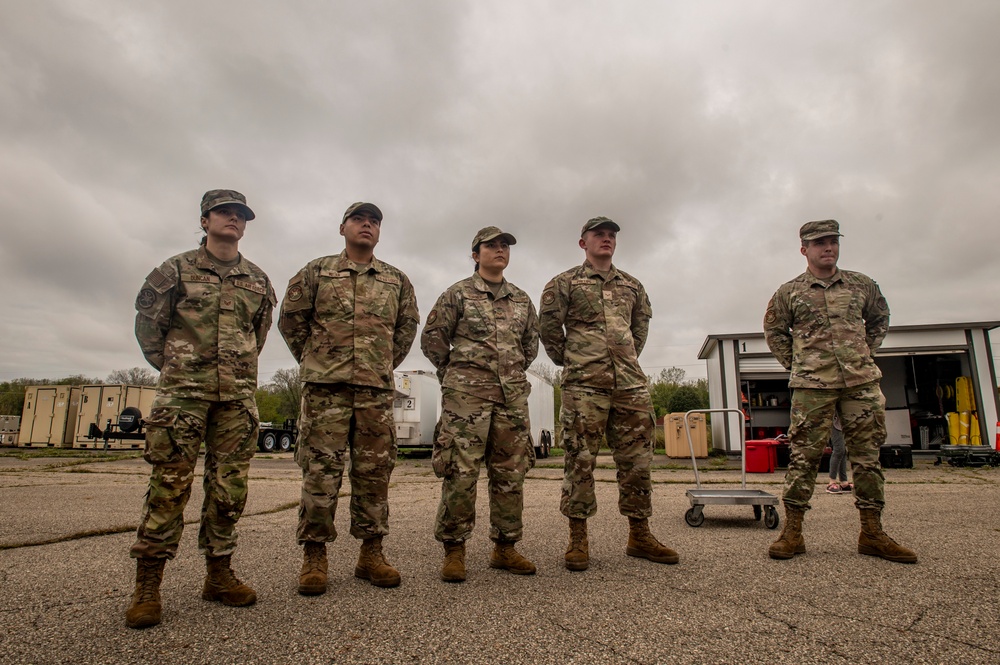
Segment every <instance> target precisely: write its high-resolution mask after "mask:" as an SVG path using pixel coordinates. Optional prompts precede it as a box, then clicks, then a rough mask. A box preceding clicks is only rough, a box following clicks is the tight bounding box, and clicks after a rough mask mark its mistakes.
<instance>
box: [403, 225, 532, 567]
mask: <svg viewBox="0 0 1000 665" xmlns="http://www.w3.org/2000/svg"><path fill="white" fill-rule="evenodd" d="M516 242H517V240H515V238H514V236H512V235H511V234H509V233H504V232H503V231H501V230H500V229H498V228H497V227H495V226H487V227H486V228H484V229H482V230H480V231H479V233H477V234H476V237H475V238H473V239H472V260H473V261H475V262H476V271H475V272H474V273H473V275H472V276H471V277H468V278H466V279H463V280H462V281H460V282H458V283H456V284H453V285H452V286H450V287H449V288H448V290H447V291H445V292H444V293H443V294H441V297H440V298H438V301H437V304H435V305H434V309H432V310H431V313H430V315H429V316H428V317H427V325H426V326H425V327H424V332H423V335H421V338H420V348H421V349H422V350H423V352H424V355H425V356H427V359H428V360H430V361H431V362H432V363H433V364H434V366H435V367H436V368H437V371H438V378H439V379H440V380H441V419H440V420H439V421H438V434H437V437H436V440H435V442H434V458H433V466H434V472H435V474H437V476H438V477H439V478H443V479H444V480H443V481H442V484H441V503H440V505H439V506H438V513H437V525H436V527H435V530H434V537H435V538H436V539H437V540H438V541H440V542H442V543H443V544H444V552H445V557H444V564H443V565H442V568H441V579H442V580H444V581H445V582H462V581H464V580H465V541H466V540H468V539H469V538H470V537H471V536H472V529H473V527H474V526H475V523H476V484H477V482H478V480H479V467H480V465H481V464H482V462H483V460H484V459H485V461H486V470H487V474H488V476H489V491H490V540H492V541H493V542H494V543H495V546H494V549H493V553H492V554H491V555H490V567H491V568H499V569H501V570H508V571H510V572H512V573H515V574H517V575H533V574H534V573H535V565H534V564H533V563H531V561H529V560H527V559H526V558H524V557H523V556H521V554H520V553H518V552H517V550H515V549H514V544H515V543H516V542H517V541H519V540H520V539H521V535H522V533H523V530H524V529H523V523H522V520H521V513H522V510H523V507H524V475H525V474H526V473H527V472H528V469H530V468H531V467H532V465H533V464H534V462H535V449H534V445H533V444H532V441H531V427H530V423H529V421H528V393H529V392H531V384H529V383H528V377H527V374H525V370H526V369H527V368H528V365H530V364H531V361H533V360H534V359H535V356H536V355H537V354H538V319H537V315H536V314H535V307H534V305H532V304H531V299H530V298H529V297H528V294H526V293H525V292H524V291H522V290H521V289H519V288H517V287H516V286H514V285H513V284H511V283H510V282H508V281H507V280H505V279H504V276H503V271H504V268H506V267H507V264H508V262H509V261H510V246H511V245H513V244H514V243H516Z"/></svg>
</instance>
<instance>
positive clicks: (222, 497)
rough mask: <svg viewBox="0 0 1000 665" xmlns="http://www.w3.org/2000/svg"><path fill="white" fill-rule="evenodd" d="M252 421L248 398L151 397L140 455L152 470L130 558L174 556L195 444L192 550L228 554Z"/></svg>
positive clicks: (253, 445)
mask: <svg viewBox="0 0 1000 665" xmlns="http://www.w3.org/2000/svg"><path fill="white" fill-rule="evenodd" d="M258 424H259V423H258V418H257V404H256V402H254V400H253V399H243V400H234V401H231V402H210V401H206V400H196V399H184V398H178V397H169V396H164V395H161V394H158V395H157V396H156V398H155V399H154V400H153V406H152V408H151V409H150V413H149V416H148V417H147V418H146V427H147V429H146V450H145V453H144V454H143V457H144V458H145V459H146V461H147V462H149V463H150V464H151V465H152V466H153V471H152V474H151V476H150V479H149V489H148V491H147V492H146V500H145V503H144V504H143V508H142V518H141V522H140V526H139V530H138V533H137V534H136V541H135V544H134V545H132V550H131V552H130V555H131V556H132V557H133V558H154V559H155V558H168V559H172V558H173V557H174V555H175V554H176V552H177V544H178V543H179V542H180V539H181V532H182V531H183V530H184V507H185V506H186V505H187V502H188V498H190V496H191V483H192V482H193V480H194V470H195V464H196V463H197V461H198V451H199V450H200V449H201V444H202V441H204V442H205V471H204V480H203V483H204V489H205V501H204V503H203V504H202V508H201V530H200V531H199V532H198V548H199V549H200V551H201V552H202V553H203V554H205V555H206V556H225V555H227V554H232V553H233V551H234V550H235V549H236V522H237V521H238V520H239V518H240V515H242V514H243V508H244V506H245V505H246V500H247V478H248V475H249V471H250V459H251V458H252V457H253V454H254V451H255V450H256V449H257V432H258Z"/></svg>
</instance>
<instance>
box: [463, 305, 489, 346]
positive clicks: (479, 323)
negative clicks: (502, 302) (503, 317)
mask: <svg viewBox="0 0 1000 665" xmlns="http://www.w3.org/2000/svg"><path fill="white" fill-rule="evenodd" d="M460 323H461V327H462V329H463V330H462V332H464V333H465V335H464V336H465V337H468V338H469V339H476V340H483V339H487V338H489V337H491V336H492V335H493V333H494V332H495V331H496V324H495V323H494V320H493V304H492V303H491V302H490V301H489V298H488V297H486V294H483V297H479V296H478V295H477V296H475V297H466V298H465V304H464V311H463V312H462V319H461V322H460Z"/></svg>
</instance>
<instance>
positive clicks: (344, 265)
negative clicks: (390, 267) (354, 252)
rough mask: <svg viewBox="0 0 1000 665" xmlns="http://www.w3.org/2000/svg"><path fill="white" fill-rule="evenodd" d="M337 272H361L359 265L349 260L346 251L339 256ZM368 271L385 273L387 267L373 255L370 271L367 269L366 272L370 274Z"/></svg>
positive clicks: (369, 266) (369, 265)
mask: <svg viewBox="0 0 1000 665" xmlns="http://www.w3.org/2000/svg"><path fill="white" fill-rule="evenodd" d="M337 270H353V271H354V272H360V271H359V270H358V264H357V263H355V262H354V261H352V260H350V259H349V258H347V250H346V249H345V250H344V251H342V252H341V253H340V254H339V255H338V256H337ZM368 270H374V271H375V272H385V266H384V265H383V264H382V262H381V261H379V260H378V259H377V258H375V256H374V255H373V256H372V260H371V263H369V264H368V269H366V270H365V272H368Z"/></svg>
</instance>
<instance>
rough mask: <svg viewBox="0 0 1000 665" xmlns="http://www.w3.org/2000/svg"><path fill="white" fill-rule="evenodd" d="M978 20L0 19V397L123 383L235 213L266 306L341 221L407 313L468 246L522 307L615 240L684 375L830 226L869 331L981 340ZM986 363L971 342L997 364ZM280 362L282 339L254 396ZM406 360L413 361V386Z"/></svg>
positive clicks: (990, 40)
mask: <svg viewBox="0 0 1000 665" xmlns="http://www.w3.org/2000/svg"><path fill="white" fill-rule="evenodd" d="M998 19H1000V7H998V6H997V5H996V4H995V3H989V2H974V1H972V0H969V1H966V2H958V3H951V4H949V5H947V6H945V5H942V4H941V3H937V2H931V1H929V0H925V1H922V2H905V3H904V2H897V3H893V2H889V3H863V2H845V3H821V2H799V3H778V2H764V3H745V2H736V1H732V2H718V3H669V4H667V3H648V2H618V3H607V4H597V3H578V2H570V1H569V0H565V1H562V2H483V3H459V2H445V1H440V2H428V3H391V2H373V3H363V4H356V5H352V4H346V5H345V4H341V3H336V4H330V3H322V2H305V3H294V4H293V5H288V6H282V7H278V6H276V5H273V4H272V3H265V2H234V1H229V2H215V3H211V4H209V5H205V4H204V3H195V2H191V1H182V2H174V3H169V4H162V5H149V6H146V5H143V6H139V5H135V3H126V2H121V1H118V2H103V3H95V4H94V5H91V6H86V5H80V4H78V3H74V2H68V1H63V2H57V1H49V2H37V3H30V4H29V3H21V5H20V6H17V7H13V8H9V9H7V10H6V11H5V20H4V22H3V24H2V25H0V136H2V139H3V145H4V146H5V149H4V151H3V153H2V154H0V218H2V219H3V220H4V222H3V224H4V231H3V240H2V243H0V279H2V280H3V284H4V286H5V288H4V290H3V293H4V296H3V301H2V305H3V306H2V309H3V311H4V312H5V313H6V314H7V315H6V316H5V317H3V319H2V320H0V339H3V340H4V354H3V356H2V361H0V379H7V378H13V377H18V376H35V377H57V376H63V375H66V374H72V373H83V374H88V375H92V376H104V375H105V374H107V373H108V372H110V371H111V370H113V369H117V368H120V367H127V366H132V365H136V364H140V363H141V362H142V361H141V356H140V355H139V353H138V350H137V347H136V345H135V342H134V339H133V338H132V333H131V325H132V315H133V310H132V302H133V299H134V297H135V291H136V289H137V288H138V287H139V285H140V284H141V281H142V278H143V277H144V276H145V274H146V273H147V272H148V271H149V270H150V269H151V268H152V267H153V266H155V265H157V264H158V263H159V262H160V261H162V260H163V259H165V258H166V257H167V256H170V255H171V254H174V253H177V252H180V251H183V250H185V249H187V248H190V247H193V246H194V245H195V244H196V243H197V239H198V235H199V234H198V227H197V217H198V208H197V206H198V201H199V199H200V196H201V193H202V192H203V191H204V190H206V189H209V188H213V187H232V188H236V189H239V190H241V191H243V192H244V193H246V195H247V197H248V199H249V202H250V204H251V206H252V207H253V208H254V210H255V211H256V212H257V217H258V218H257V220H255V221H254V222H251V224H250V228H249V229H248V232H247V235H246V238H245V239H244V241H243V242H242V243H241V250H242V251H243V252H244V254H245V255H246V256H247V257H249V258H250V259H251V260H253V261H254V262H256V263H257V264H258V265H260V266H261V267H263V268H264V269H265V270H266V271H267V272H268V273H269V274H270V275H271V277H272V279H273V281H274V282H275V284H276V286H277V287H278V289H279V291H280V290H282V288H283V286H284V284H285V282H286V281H287V279H288V278H289V277H290V276H291V275H292V274H294V272H295V271H296V270H298V268H300V267H301V266H302V265H303V264H305V263H306V262H307V261H309V260H310V259H312V258H314V257H316V256H318V255H322V254H326V253H334V252H337V251H339V250H340V249H341V247H342V241H341V239H340V237H339V236H338V234H337V224H338V222H339V219H340V215H341V213H342V211H343V210H344V208H345V207H346V206H347V205H348V204H349V203H350V202H352V201H355V200H359V199H365V200H373V201H376V202H377V203H379V205H380V206H382V208H383V210H384V211H385V213H386V219H385V224H384V229H383V234H382V242H381V244H380V245H379V248H378V254H379V256H380V257H382V258H383V259H385V260H387V261H389V262H390V263H393V264H395V265H397V266H399V267H400V268H402V269H403V270H404V271H406V272H407V273H408V274H409V275H410V277H411V279H412V281H413V282H414V284H415V286H416V289H417V295H418V299H419V302H420V307H421V311H422V313H423V314H426V313H427V312H428V311H429V310H430V307H431V306H432V304H433V302H434V300H435V299H436V297H437V295H438V294H439V293H440V292H441V291H442V290H443V289H444V288H445V287H447V286H448V285H449V284H450V283H452V282H454V281H457V280H458V279H460V278H461V277H463V276H464V275H466V274H467V273H468V272H469V270H470V269H471V265H472V264H471V261H470V259H469V257H468V254H469V242H470V240H471V237H472V235H473V234H474V233H475V231H476V230H477V229H478V228H480V227H482V226H485V225H487V224H496V225H499V226H501V227H503V228H504V229H507V230H509V231H511V232H513V233H515V234H516V235H517V236H518V239H519V242H518V244H517V246H516V247H515V248H514V251H513V257H512V263H511V266H510V268H509V269H508V277H509V278H510V279H511V281H513V282H515V283H517V284H518V285H520V286H521V287H522V288H525V289H526V290H527V291H528V292H529V293H531V294H532V295H533V296H534V297H536V298H537V297H538V296H539V295H540V293H541V290H542V287H543V286H544V284H545V282H546V281H547V280H548V279H549V278H550V277H551V276H553V275H554V274H556V273H558V272H560V271H562V270H564V269H566V268H568V267H569V266H571V265H574V264H576V263H579V262H580V261H581V260H582V252H581V251H580V249H579V248H578V247H577V245H576V240H577V237H578V235H577V234H578V231H579V227H580V225H581V224H582V222H583V221H584V220H586V219H587V218H589V217H591V216H593V215H596V214H604V215H608V216H610V217H613V218H614V219H616V220H617V221H619V222H620V223H621V224H622V226H623V231H622V233H621V235H620V237H619V248H618V254H617V255H616V263H617V264H618V265H619V266H620V267H622V268H623V269H625V270H627V271H629V272H631V273H632V274H634V275H636V276H637V277H639V278H640V279H641V280H642V281H643V282H644V283H645V284H646V286H647V289H648V290H649V292H650V296H651V298H652V300H653V306H654V322H653V323H654V326H653V330H652V333H651V338H650V341H649V344H648V346H647V349H646V351H645V353H644V354H643V358H642V360H643V363H644V365H645V366H646V368H647V370H648V371H649V372H650V373H655V372H656V371H658V369H659V368H661V367H667V366H672V365H677V366H680V367H683V368H684V369H686V370H687V371H688V372H689V374H691V375H693V376H700V375H702V374H703V372H704V369H703V366H702V364H701V363H700V362H699V361H698V360H697V358H696V354H697V350H698V348H699V347H700V345H701V343H702V341H703V339H704V337H705V335H707V334H711V333H723V332H744V331H753V330H759V328H760V320H761V316H762V312H763V309H764V305H765V304H766V301H767V299H768V297H769V296H770V294H771V293H772V292H773V291H774V289H775V288H776V287H777V286H778V284H780V283H781V282H783V281H785V280H787V279H790V278H791V277H793V276H794V275H795V274H797V273H798V272H800V271H801V270H802V268H803V265H804V264H803V261H802V258H801V256H799V254H798V240H797V237H796V230H797V228H798V226H799V225H800V224H801V223H803V222H804V221H807V220H810V219H821V218H827V217H834V218H837V219H839V220H841V222H842V224H843V227H844V233H845V238H844V241H843V252H842V260H841V264H842V265H843V266H844V267H845V268H850V269H857V270H861V271H863V272H866V273H868V274H870V275H872V276H873V277H875V278H876V279H877V280H878V281H879V282H880V284H881V285H882V286H883V289H884V291H885V292H886V295H887V297H888V298H889V301H890V304H891V306H892V311H893V323H895V324H918V323H931V322H943V321H965V320H994V319H1000V298H998V297H997V296H996V295H995V292H996V286H995V285H996V284H997V283H1000V261H997V260H996V259H995V258H994V257H995V255H996V248H997V247H998V246H1000V226H998V225H997V224H996V221H995V217H996V211H997V210H998V209H1000V206H998V204H1000V194H998V192H1000V187H997V182H998V181H1000V155H998V149H1000V148H998V146H1000V136H998V132H1000V127H998V125H997V123H996V121H995V117H994V116H995V109H996V108H997V107H998V105H1000V75H998V73H997V70H996V67H995V65H994V63H995V62H996V61H997V59H998V56H1000V47H998V46H997V45H996V40H995V38H994V37H993V35H992V34H991V33H992V30H993V26H995V25H997V23H998ZM994 348H995V349H996V348H997V345H994ZM291 364H292V360H291V357H290V355H289V354H288V352H287V350H286V349H285V348H284V345H283V343H282V341H281V339H280V336H279V335H278V334H277V331H276V330H273V331H272V337H271V339H270V341H269V342H268V346H267V348H266V349H265V352H264V357H263V359H262V378H263V379H266V378H268V376H269V374H270V373H271V372H273V371H274V370H275V369H278V368H280V367H288V366H290V365H291ZM425 364H426V363H425V361H424V360H423V359H422V358H421V357H420V354H419V351H414V352H413V353H411V356H410V358H409V359H408V361H407V365H408V366H411V367H413V366H425Z"/></svg>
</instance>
